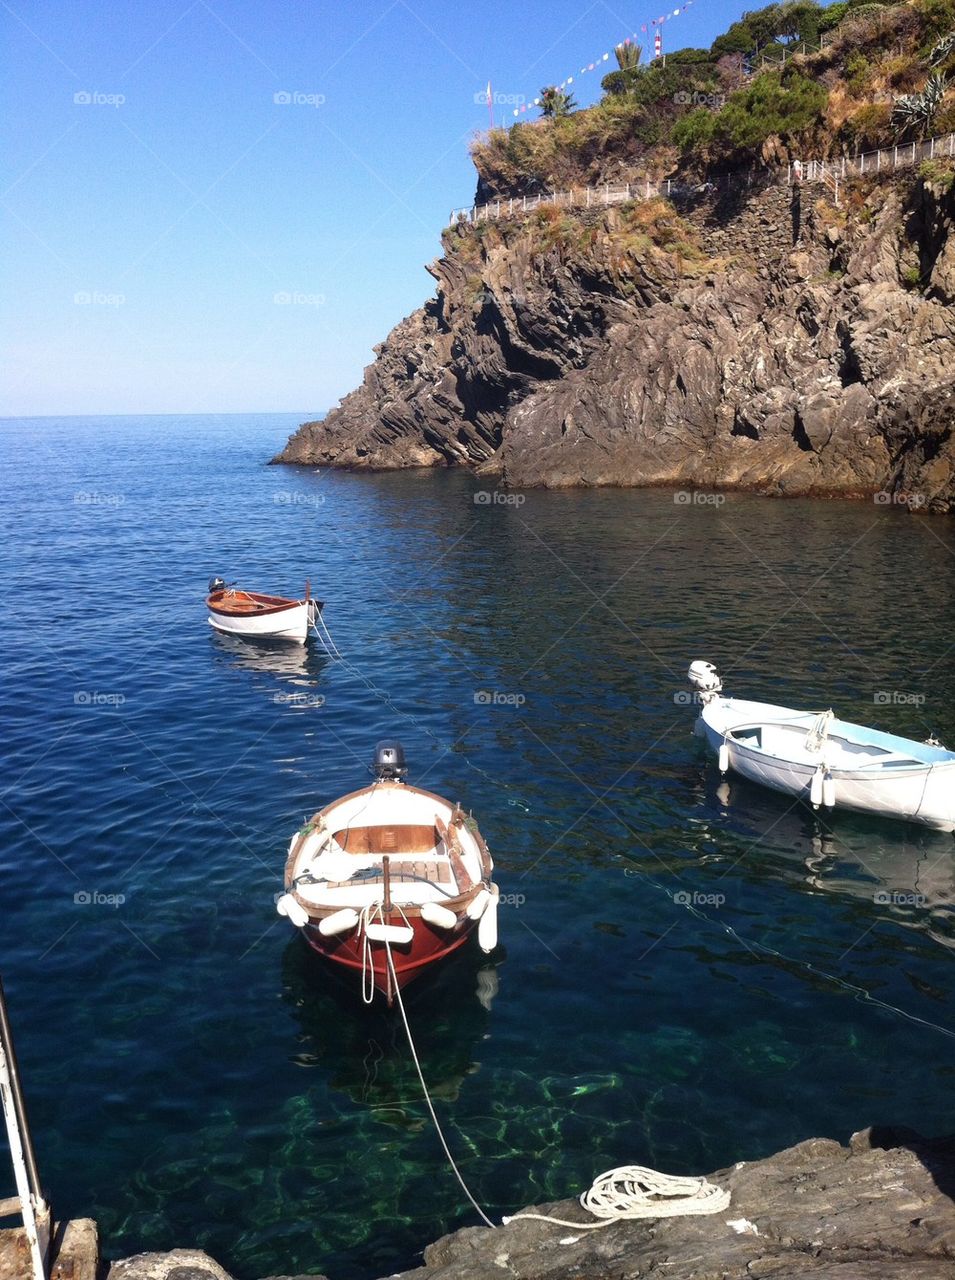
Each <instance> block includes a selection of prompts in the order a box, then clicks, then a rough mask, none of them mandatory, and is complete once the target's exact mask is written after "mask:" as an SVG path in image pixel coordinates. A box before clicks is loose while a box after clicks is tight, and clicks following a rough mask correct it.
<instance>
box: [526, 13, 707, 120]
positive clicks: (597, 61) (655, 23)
mask: <svg viewBox="0 0 955 1280" xmlns="http://www.w3.org/2000/svg"><path fill="white" fill-rule="evenodd" d="M692 4H693V0H685V3H684V4H682V5H681V6H680V7H679V9H673V10H671V12H670V13H665V14H663V16H662V17H660V18H653V19H652V20H651V21H650V22H645V23H644V24H643V26H642V27H641V28H640V34H642V35H646V34H647V33H648V32H650V31H654V30H655V28H657V27H662V26H663V24H664V22H671V21H672V20H673V19H674V18H678V17H679V16H680V14H681V13H685V12H686V11H687V9H689V8H690V6H691V5H692ZM660 35H661V33H660V32H659V31H657V32H656V42H655V50H654V57H655V58H658V57H659V56H660V48H661V40H660ZM638 39H639V36H638V33H637V32H636V31H634V33H633V34H632V35H629V36H627V38H626V39H625V40H620V41H618V44H623V45H628V44H636V43H637V41H638ZM614 47H615V48H616V46H614ZM610 52H612V51H610ZM610 52H607V53H602V54H601V55H600V56H599V57H598V58H594V60H593V62H588V63H585V65H584V66H582V67H581V68H580V70H579V71H578V72H577V76H578V77H579V76H585V75H587V73H588V72H590V71H598V70H602V69H603V65H604V63H605V62H609V61H610ZM573 83H574V77H573V76H567V78H566V79H564V80H561V82H560V84H558V85H556V86H555V88H557V89H558V90H560V91H561V92H562V91H563V90H564V89H566V88H568V87H569V86H570V85H572V84H573ZM511 101H512V102H513V101H514V99H513V98H512V99H511ZM540 105H541V100H540V98H539V97H538V98H535V99H534V100H533V102H524V103H522V104H521V105H520V106H519V107H515V108H514V114H515V116H522V115H524V113H525V112H527V111H532V110H533V109H534V107H539V106H540Z"/></svg>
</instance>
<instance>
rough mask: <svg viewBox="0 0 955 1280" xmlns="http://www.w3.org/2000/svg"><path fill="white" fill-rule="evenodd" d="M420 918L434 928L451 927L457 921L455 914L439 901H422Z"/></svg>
mask: <svg viewBox="0 0 955 1280" xmlns="http://www.w3.org/2000/svg"><path fill="white" fill-rule="evenodd" d="M421 919H422V920H425V921H427V923H428V924H433V925H434V926H435V928H436V929H453V928H454V926H455V925H456V924H457V922H458V918H457V916H456V915H455V914H454V912H453V911H449V910H448V908H447V907H442V905H441V903H440V902H423V903H422V904H421Z"/></svg>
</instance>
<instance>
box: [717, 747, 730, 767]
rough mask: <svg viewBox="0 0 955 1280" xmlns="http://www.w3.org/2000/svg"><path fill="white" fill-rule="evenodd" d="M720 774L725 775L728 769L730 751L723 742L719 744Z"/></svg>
mask: <svg viewBox="0 0 955 1280" xmlns="http://www.w3.org/2000/svg"><path fill="white" fill-rule="evenodd" d="M719 765H720V773H725V772H726V771H727V769H728V768H729V767H730V749H729V747H728V746H727V745H726V743H725V741H724V742H721V743H720V760H719Z"/></svg>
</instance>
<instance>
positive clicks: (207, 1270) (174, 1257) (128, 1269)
mask: <svg viewBox="0 0 955 1280" xmlns="http://www.w3.org/2000/svg"><path fill="white" fill-rule="evenodd" d="M107 1280H231V1277H230V1276H229V1273H228V1271H226V1270H225V1269H224V1268H223V1267H220V1266H219V1264H218V1262H216V1261H215V1259H214V1258H210V1257H209V1255H208V1254H207V1253H205V1252H203V1250H202V1249H171V1250H170V1251H169V1253H137V1254H135V1255H134V1256H133V1257H131V1258H122V1259H120V1261H119V1262H114V1263H112V1264H111V1265H110V1268H109V1272H108V1274H107ZM319 1280H320V1278H319Z"/></svg>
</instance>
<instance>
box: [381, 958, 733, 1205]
mask: <svg viewBox="0 0 955 1280" xmlns="http://www.w3.org/2000/svg"><path fill="white" fill-rule="evenodd" d="M385 953H386V955H387V958H388V972H389V974H390V975H391V981H392V983H393V984H394V993H395V999H396V1000H397V1002H398V1009H399V1012H400V1013H401V1021H402V1022H403V1023H404V1028H405V1035H406V1036H407V1038H408V1048H409V1049H410V1050H411V1057H412V1058H413V1060H414V1065H415V1070H416V1071H417V1073H418V1081H419V1083H420V1085H421V1092H422V1094H423V1095H424V1100H425V1102H426V1103H427V1105H428V1111H429V1112H430V1113H431V1120H432V1122H433V1124H434V1128H435V1132H436V1133H437V1135H438V1138H439V1139H440V1142H441V1146H442V1147H443V1148H444V1154H445V1155H446V1156H447V1159H448V1164H449V1165H450V1166H451V1169H452V1170H453V1172H454V1176H455V1177H456V1178H457V1180H458V1182H459V1183H460V1184H461V1189H462V1191H463V1192H464V1194H465V1195H466V1196H467V1198H468V1199H469V1200H470V1202H471V1204H472V1205H473V1206H474V1208H475V1209H476V1210H477V1212H478V1214H479V1215H480V1217H481V1220H482V1221H483V1222H484V1223H485V1224H486V1225H487V1226H489V1227H494V1228H495V1229H496V1223H493V1222H492V1221H491V1219H490V1218H489V1217H488V1216H487V1214H486V1213H485V1212H484V1210H483V1209H482V1208H481V1206H480V1205H479V1204H478V1202H477V1201H476V1200H475V1198H474V1196H473V1195H472V1194H471V1191H470V1188H469V1187H468V1185H467V1183H466V1182H465V1181H464V1177H463V1175H462V1173H461V1170H460V1169H459V1168H458V1166H457V1164H456V1163H455V1160H454V1156H453V1155H452V1154H451V1149H450V1147H449V1146H448V1143H447V1139H446V1138H445V1136H444V1131H443V1130H442V1128H441V1124H440V1122H439V1121H438V1117H437V1113H436V1112H435V1109H434V1103H433V1102H432V1101H431V1094H430V1093H429V1092H428V1086H427V1084H426V1083H425V1078H424V1072H423V1071H422V1070H421V1062H420V1060H419V1058H418V1051H417V1049H416V1048H415V1043H414V1038H413V1036H412V1034H411V1027H410V1026H409V1024H408V1015H407V1014H406V1013H405V1005H404V1001H403V1000H402V998H401V988H400V987H399V985H398V975H397V973H396V972H395V962H394V959H393V958H392V954H391V943H390V942H388V941H387V939H386V940H385ZM660 1197H665V1198H662V1199H661V1198H660ZM580 1203H581V1204H582V1205H583V1207H584V1208H585V1209H586V1210H587V1212H588V1213H592V1214H593V1215H594V1217H596V1218H599V1219H600V1221H598V1222H570V1221H569V1220H567V1219H565V1218H549V1217H548V1216H547V1215H546V1214H543V1213H517V1214H514V1216H513V1217H511V1218H504V1219H503V1220H502V1223H503V1225H505V1226H506V1225H507V1223H509V1222H517V1221H519V1220H520V1219H521V1218H533V1219H536V1220H537V1221H538V1222H552V1223H554V1225H555V1226H559V1227H582V1228H585V1229H587V1230H592V1229H594V1228H596V1227H609V1226H611V1225H612V1224H613V1223H614V1222H622V1221H624V1220H625V1219H627V1218H676V1217H679V1216H683V1215H691V1214H692V1215H699V1214H705V1213H722V1212H723V1210H724V1209H726V1208H728V1207H729V1203H730V1193H729V1192H728V1191H725V1190H724V1189H723V1188H722V1187H717V1186H714V1184H713V1183H712V1182H707V1180H706V1179H705V1178H681V1177H677V1176H675V1175H672V1174H668V1173H658V1172H657V1171H656V1170H655V1169H645V1168H643V1167H642V1166H641V1165H636V1164H628V1165H622V1166H621V1167H620V1168H619V1169H611V1170H609V1172H607V1173H602V1174H601V1175H600V1177H599V1178H597V1179H596V1181H595V1182H594V1184H593V1186H592V1187H591V1188H590V1189H589V1190H588V1191H585V1192H584V1193H583V1195H582V1196H581V1197H580Z"/></svg>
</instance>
